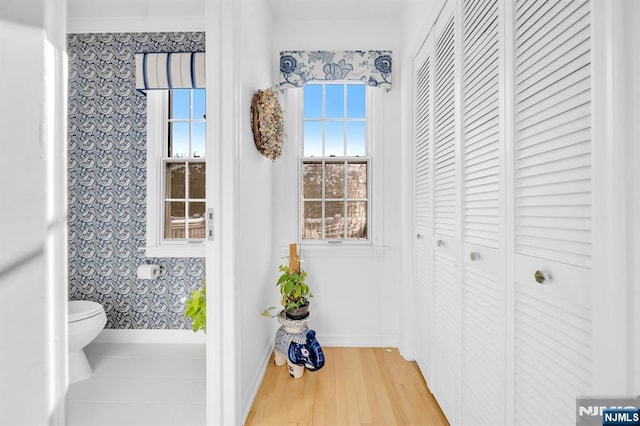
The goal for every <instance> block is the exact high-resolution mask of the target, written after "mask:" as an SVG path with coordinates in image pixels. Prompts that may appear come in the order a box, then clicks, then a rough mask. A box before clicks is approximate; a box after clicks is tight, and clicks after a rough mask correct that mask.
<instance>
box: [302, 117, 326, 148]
mask: <svg viewBox="0 0 640 426" xmlns="http://www.w3.org/2000/svg"><path fill="white" fill-rule="evenodd" d="M304 156H305V157H321V156H322V123H321V122H319V121H311V122H309V121H307V122H305V123H304Z"/></svg>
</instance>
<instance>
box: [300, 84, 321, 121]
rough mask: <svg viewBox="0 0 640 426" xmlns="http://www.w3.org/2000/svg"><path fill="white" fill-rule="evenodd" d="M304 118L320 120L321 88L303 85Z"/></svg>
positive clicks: (316, 85) (317, 85) (315, 85)
mask: <svg viewBox="0 0 640 426" xmlns="http://www.w3.org/2000/svg"><path fill="white" fill-rule="evenodd" d="M303 117H304V118H322V86H321V85H319V84H305V86H304V110H303Z"/></svg>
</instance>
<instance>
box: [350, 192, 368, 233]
mask: <svg viewBox="0 0 640 426" xmlns="http://www.w3.org/2000/svg"><path fill="white" fill-rule="evenodd" d="M347 218H348V221H347V238H359V239H366V238H367V202H366V201H349V202H348V203H347Z"/></svg>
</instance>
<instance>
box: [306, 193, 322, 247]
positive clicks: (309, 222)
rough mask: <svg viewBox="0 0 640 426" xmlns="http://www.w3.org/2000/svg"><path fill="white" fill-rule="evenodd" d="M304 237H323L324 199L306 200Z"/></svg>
mask: <svg viewBox="0 0 640 426" xmlns="http://www.w3.org/2000/svg"><path fill="white" fill-rule="evenodd" d="M302 238H305V239H313V238H315V239H317V238H322V201H305V202H304V204H303V211H302Z"/></svg>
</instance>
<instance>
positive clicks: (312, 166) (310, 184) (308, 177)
mask: <svg viewBox="0 0 640 426" xmlns="http://www.w3.org/2000/svg"><path fill="white" fill-rule="evenodd" d="M302 196H303V197H304V198H322V163H304V164H303V166H302Z"/></svg>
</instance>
